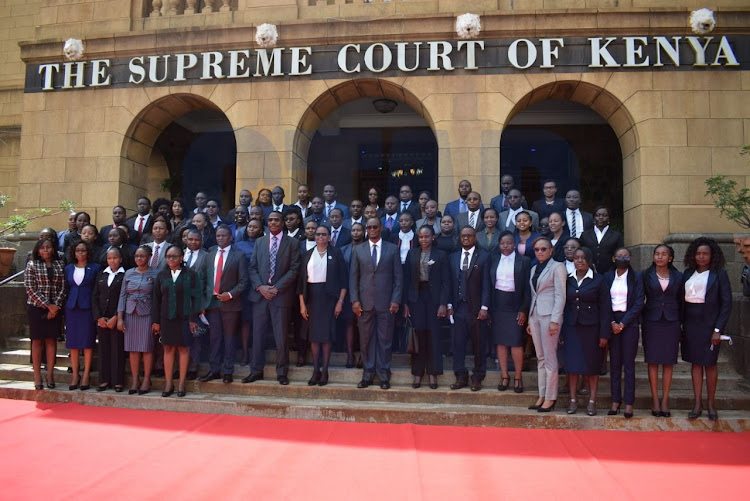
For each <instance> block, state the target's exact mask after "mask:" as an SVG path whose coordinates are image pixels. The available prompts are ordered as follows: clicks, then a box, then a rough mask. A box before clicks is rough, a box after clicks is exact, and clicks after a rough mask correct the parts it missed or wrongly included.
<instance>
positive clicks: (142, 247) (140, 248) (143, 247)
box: [133, 244, 154, 257]
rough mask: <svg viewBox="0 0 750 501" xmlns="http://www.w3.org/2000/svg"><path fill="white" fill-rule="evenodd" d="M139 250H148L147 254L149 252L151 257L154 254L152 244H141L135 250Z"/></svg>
mask: <svg viewBox="0 0 750 501" xmlns="http://www.w3.org/2000/svg"><path fill="white" fill-rule="evenodd" d="M139 250H142V251H144V252H146V254H148V255H149V257H151V256H152V255H153V254H154V249H152V248H151V246H150V245H146V244H144V245H141V246H139V247H138V248H137V249H136V250H135V252H138V251H139ZM135 252H134V253H133V256H135Z"/></svg>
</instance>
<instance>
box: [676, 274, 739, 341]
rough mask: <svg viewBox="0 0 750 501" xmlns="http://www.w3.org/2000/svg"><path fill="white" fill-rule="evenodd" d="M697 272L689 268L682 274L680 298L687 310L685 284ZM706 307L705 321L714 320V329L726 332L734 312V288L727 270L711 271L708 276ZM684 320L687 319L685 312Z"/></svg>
mask: <svg viewBox="0 0 750 501" xmlns="http://www.w3.org/2000/svg"><path fill="white" fill-rule="evenodd" d="M693 273H695V270H694V269H692V268H689V269H687V270H685V273H683V274H682V282H681V284H680V292H679V294H680V298H681V299H683V302H682V307H683V310H684V308H685V301H684V298H685V283H686V282H687V281H688V279H689V278H690V277H692V276H693ZM703 306H704V315H705V317H704V318H705V319H709V318H710V319H712V323H713V324H714V329H719V331H720V332H724V328H725V327H726V326H727V322H728V321H729V313H730V312H731V311H732V286H731V284H730V283H729V275H727V271H726V270H723V269H722V270H717V271H713V270H711V271H710V272H709V274H708V284H707V286H706V302H705V303H704V304H703ZM682 318H685V316H684V312H683V316H682Z"/></svg>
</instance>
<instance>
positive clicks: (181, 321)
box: [159, 318, 193, 346]
mask: <svg viewBox="0 0 750 501" xmlns="http://www.w3.org/2000/svg"><path fill="white" fill-rule="evenodd" d="M159 327H160V328H161V330H160V331H159V336H160V338H161V344H163V345H167V346H190V345H192V344H193V335H192V333H191V332H190V320H189V319H188V318H173V319H162V321H161V324H160V326H159Z"/></svg>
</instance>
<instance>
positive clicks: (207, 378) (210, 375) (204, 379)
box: [200, 372, 221, 383]
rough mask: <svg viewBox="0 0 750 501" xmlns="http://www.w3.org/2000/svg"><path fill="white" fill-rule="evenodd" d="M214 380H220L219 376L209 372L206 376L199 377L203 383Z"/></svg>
mask: <svg viewBox="0 0 750 501" xmlns="http://www.w3.org/2000/svg"><path fill="white" fill-rule="evenodd" d="M214 379H221V374H219V373H218V372H209V373H208V374H206V375H204V376H203V377H201V379H200V380H201V382H203V383H205V382H208V381H213V380H214Z"/></svg>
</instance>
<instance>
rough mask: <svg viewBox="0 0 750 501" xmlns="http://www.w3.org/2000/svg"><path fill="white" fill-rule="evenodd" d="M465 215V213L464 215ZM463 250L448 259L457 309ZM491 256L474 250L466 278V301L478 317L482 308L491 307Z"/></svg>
mask: <svg viewBox="0 0 750 501" xmlns="http://www.w3.org/2000/svg"><path fill="white" fill-rule="evenodd" d="M464 214H465V213H464ZM463 253H464V251H463V249H461V250H458V251H456V252H454V253H453V254H451V255H450V257H449V258H448V266H449V268H448V275H449V276H450V279H451V282H450V283H451V290H450V294H451V295H450V300H451V303H452V304H453V308H454V309H455V308H456V307H457V306H458V301H459V299H458V286H459V284H460V281H461V276H460V275H461V261H462V260H463ZM489 261H490V254H489V253H488V252H487V251H484V250H482V249H481V248H479V247H475V248H474V254H473V255H472V256H471V261H470V262H469V269H468V276H467V277H466V294H465V299H466V302H467V303H468V305H469V311H470V312H471V314H472V315H478V314H479V310H480V309H481V307H482V306H487V307H488V308H489V306H490V286H489V281H488V280H487V267H488V266H489Z"/></svg>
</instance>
